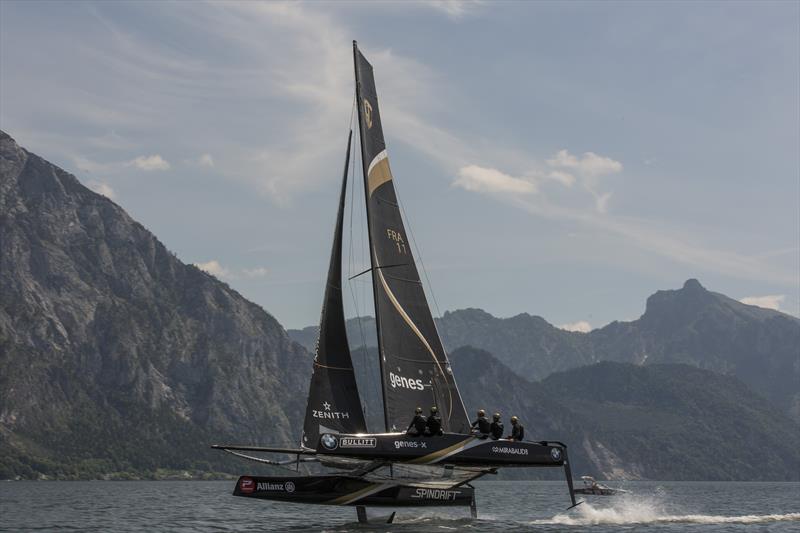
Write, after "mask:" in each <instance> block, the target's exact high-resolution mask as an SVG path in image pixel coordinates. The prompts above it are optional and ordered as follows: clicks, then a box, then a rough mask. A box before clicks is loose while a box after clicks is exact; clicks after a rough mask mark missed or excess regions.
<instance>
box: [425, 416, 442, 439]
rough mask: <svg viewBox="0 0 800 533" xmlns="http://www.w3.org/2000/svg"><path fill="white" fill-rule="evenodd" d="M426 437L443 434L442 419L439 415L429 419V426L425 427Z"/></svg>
mask: <svg viewBox="0 0 800 533" xmlns="http://www.w3.org/2000/svg"><path fill="white" fill-rule="evenodd" d="M425 434H426V435H441V434H442V418H441V417H440V416H439V415H434V414H431V415H430V416H429V417H428V424H427V426H426V427H425Z"/></svg>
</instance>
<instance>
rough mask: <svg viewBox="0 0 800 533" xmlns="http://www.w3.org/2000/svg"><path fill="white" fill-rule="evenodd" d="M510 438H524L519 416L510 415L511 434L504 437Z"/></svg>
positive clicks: (523, 429)
mask: <svg viewBox="0 0 800 533" xmlns="http://www.w3.org/2000/svg"><path fill="white" fill-rule="evenodd" d="M506 438H508V439H511V440H522V439H524V438H525V428H524V427H523V426H522V424H520V423H519V418H517V417H516V416H512V417H511V435H509V436H508V437H506Z"/></svg>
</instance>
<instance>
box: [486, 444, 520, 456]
mask: <svg viewBox="0 0 800 533" xmlns="http://www.w3.org/2000/svg"><path fill="white" fill-rule="evenodd" d="M492 451H493V452H494V453H504V454H506V455H528V449H527V448H514V447H513V446H492Z"/></svg>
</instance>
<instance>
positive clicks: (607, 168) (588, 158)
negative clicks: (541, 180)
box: [547, 149, 622, 177]
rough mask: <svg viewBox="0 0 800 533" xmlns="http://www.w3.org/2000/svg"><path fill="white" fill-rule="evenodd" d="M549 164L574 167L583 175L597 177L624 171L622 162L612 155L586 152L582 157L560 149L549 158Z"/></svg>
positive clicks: (557, 166)
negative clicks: (611, 156) (606, 155)
mask: <svg viewBox="0 0 800 533" xmlns="http://www.w3.org/2000/svg"><path fill="white" fill-rule="evenodd" d="M547 164H548V165H550V166H551V167H555V168H568V169H573V170H575V171H577V172H578V173H580V174H581V175H583V176H587V177H596V176H605V175H607V174H616V173H617V172H621V171H622V163H620V162H619V161H615V160H613V159H611V158H610V157H605V156H601V155H598V154H596V153H594V152H586V153H584V154H583V155H582V156H581V157H577V156H575V155H572V154H571V153H569V150H566V149H565V150H559V151H558V152H556V153H555V155H554V156H553V157H552V158H550V159H548V160H547Z"/></svg>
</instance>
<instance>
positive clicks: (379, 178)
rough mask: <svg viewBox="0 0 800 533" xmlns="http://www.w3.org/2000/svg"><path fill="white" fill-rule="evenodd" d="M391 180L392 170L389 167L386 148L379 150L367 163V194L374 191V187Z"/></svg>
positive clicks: (370, 194)
mask: <svg viewBox="0 0 800 533" xmlns="http://www.w3.org/2000/svg"><path fill="white" fill-rule="evenodd" d="M391 180H392V171H391V169H390V168H389V158H388V156H387V154H386V150H383V151H381V153H379V154H378V155H376V156H375V159H373V160H372V163H370V164H369V170H368V171H367V189H368V193H369V196H372V193H373V192H375V189H377V188H378V187H380V186H381V185H383V184H384V183H386V182H387V181H391Z"/></svg>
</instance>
